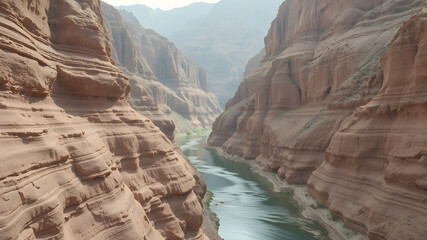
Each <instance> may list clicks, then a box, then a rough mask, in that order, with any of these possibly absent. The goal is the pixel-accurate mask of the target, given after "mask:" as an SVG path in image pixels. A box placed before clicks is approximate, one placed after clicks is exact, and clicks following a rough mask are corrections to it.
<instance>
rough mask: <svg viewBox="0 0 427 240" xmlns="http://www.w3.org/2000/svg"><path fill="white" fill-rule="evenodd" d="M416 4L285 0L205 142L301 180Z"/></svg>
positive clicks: (372, 80)
mask: <svg viewBox="0 0 427 240" xmlns="http://www.w3.org/2000/svg"><path fill="white" fill-rule="evenodd" d="M420 5H421V1H415V0H411V1H403V0H402V1H378V2H375V1H368V0H366V1H344V2H340V3H337V2H336V1H327V0H322V1H315V4H313V3H312V2H311V1H292V0H291V1H286V2H284V3H283V5H282V6H281V8H280V10H279V14H278V16H277V18H276V19H275V20H274V21H273V23H272V26H271V28H270V31H269V34H268V35H267V37H266V38H265V51H266V57H265V58H264V59H263V60H262V62H261V64H260V65H259V66H258V68H257V69H256V70H255V71H254V72H252V73H251V74H249V75H248V76H247V77H246V78H245V79H244V80H243V82H242V83H241V84H240V86H239V89H238V90H237V92H236V94H235V96H234V97H233V98H232V99H231V100H230V101H229V102H228V103H227V105H226V111H225V112H224V113H223V114H222V115H221V116H220V117H219V118H218V119H217V120H216V122H215V123H214V125H213V126H214V127H213V132H212V134H211V136H210V139H209V143H210V144H211V145H214V146H222V147H223V148H224V149H226V150H227V152H228V153H233V154H239V155H242V156H243V157H245V158H248V159H256V161H257V162H258V163H259V164H261V165H263V166H264V167H266V168H267V169H269V170H272V171H277V172H278V174H279V175H280V176H281V177H283V178H285V179H286V180H288V181H290V182H306V181H307V180H308V178H309V176H310V174H311V172H312V171H313V170H315V169H316V168H317V167H318V166H319V165H320V164H321V163H322V161H323V153H324V152H325V150H326V148H327V146H328V144H329V141H330V140H331V138H332V136H333V134H334V133H335V132H336V131H337V130H338V128H339V126H340V123H341V122H342V120H343V119H344V118H345V117H346V116H348V115H350V114H351V113H352V112H353V111H354V109H355V108H357V107H359V106H362V105H364V104H366V103H367V102H368V101H369V100H370V99H371V98H372V97H374V96H375V95H376V94H377V92H378V91H379V89H380V87H381V84H382V81H383V74H382V67H381V64H380V61H379V59H380V56H381V55H382V54H383V52H384V51H385V49H387V46H388V44H389V42H390V41H391V40H392V38H393V36H394V35H395V34H396V32H397V30H398V28H399V27H400V25H401V23H402V22H403V21H404V20H405V19H407V18H408V17H409V16H410V15H411V14H413V13H414V12H415V11H416V10H415V9H416V8H417V7H419V6H420Z"/></svg>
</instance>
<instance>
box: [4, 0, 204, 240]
mask: <svg viewBox="0 0 427 240" xmlns="http://www.w3.org/2000/svg"><path fill="white" fill-rule="evenodd" d="M107 36H108V33H107V31H106V29H105V27H104V25H103V17H102V13H101V6H100V3H99V1H98V0H84V1H75V0H54V1H53V0H52V1H49V0H46V1H30V0H28V1H13V0H2V1H1V2H0V56H1V57H0V69H1V71H0V115H1V118H0V126H1V127H0V151H1V152H2V154H1V156H0V180H1V182H0V236H1V238H2V239H205V238H206V237H205V235H204V233H203V232H202V231H201V230H200V226H201V224H202V207H201V204H200V201H201V198H202V197H203V194H204V191H205V186H204V183H203V181H202V180H201V179H200V178H199V175H198V173H196V172H195V170H194V169H193V168H192V167H191V166H190V164H189V163H188V162H187V161H186V160H185V159H184V158H183V157H182V155H181V154H180V153H179V152H178V151H176V149H175V146H174V145H173V144H172V143H171V142H170V140H169V139H168V138H167V137H166V136H165V135H164V134H163V133H162V132H161V131H160V130H159V128H158V127H156V126H155V125H154V124H153V123H152V122H151V121H150V120H148V119H147V118H145V117H143V116H141V115H140V114H138V113H137V112H136V111H135V110H133V109H132V108H131V107H130V106H129V103H128V102H127V97H128V95H129V91H130V87H129V83H128V80H127V78H126V76H125V75H124V74H123V73H122V72H121V71H120V70H119V69H118V68H116V67H115V66H114V65H113V64H112V63H113V60H112V59H111V56H110V49H111V48H110V42H109V40H108V37H107Z"/></svg>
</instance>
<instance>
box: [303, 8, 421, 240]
mask: <svg viewBox="0 0 427 240" xmlns="http://www.w3.org/2000/svg"><path fill="white" fill-rule="evenodd" d="M381 64H382V68H383V72H384V81H383V84H382V87H381V89H380V91H379V93H378V94H377V95H376V96H375V97H374V98H373V99H372V100H371V101H370V102H369V103H368V104H366V105H364V106H361V107H359V108H357V109H356V110H355V111H354V113H353V114H352V115H351V116H349V117H347V118H346V119H345V120H344V121H343V123H342V124H341V126H340V128H339V129H338V131H337V132H336V133H335V134H334V136H333V137H332V140H331V143H330V144H329V146H328V148H327V150H326V154H325V161H324V162H323V163H322V165H321V166H320V167H319V168H318V169H317V170H316V171H315V172H313V175H312V176H311V177H310V179H309V182H308V190H309V192H310V193H311V194H312V195H314V196H315V197H316V198H317V199H318V200H319V201H320V202H322V203H324V204H326V205H327V206H329V209H330V211H331V213H333V214H334V215H336V216H340V217H342V218H343V219H344V221H345V223H346V224H347V225H348V226H351V227H352V228H355V229H357V230H359V231H362V232H367V233H368V237H369V238H370V239H396V240H397V239H424V238H425V237H426V236H427V228H426V226H427V122H426V117H427V96H426V90H427V8H426V7H425V8H424V9H423V10H422V11H420V12H419V13H418V14H417V15H416V16H414V17H412V18H411V19H410V20H408V21H406V22H405V23H404V24H403V26H402V27H401V28H400V30H399V32H398V33H397V35H396V36H395V37H394V39H393V41H392V42H391V44H390V47H389V48H388V50H387V51H386V52H385V54H383V56H382V57H381Z"/></svg>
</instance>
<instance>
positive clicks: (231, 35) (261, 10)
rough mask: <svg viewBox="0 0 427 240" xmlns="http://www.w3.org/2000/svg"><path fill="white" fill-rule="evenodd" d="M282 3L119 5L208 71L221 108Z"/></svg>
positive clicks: (226, 0) (278, 0) (244, 0)
mask: <svg viewBox="0 0 427 240" xmlns="http://www.w3.org/2000/svg"><path fill="white" fill-rule="evenodd" d="M281 2H282V0H263V1H259V0H222V1H219V2H218V3H216V4H207V3H193V4H191V5H189V6H186V7H182V8H177V9H172V10H168V11H162V10H153V9H150V8H147V7H146V6H143V5H132V6H121V7H118V8H119V9H125V10H127V11H130V12H132V13H133V14H134V15H135V16H136V17H137V18H138V20H139V21H140V23H141V24H142V26H144V27H145V28H150V29H154V30H155V31H156V32H158V33H160V34H161V35H163V36H166V37H167V38H168V39H170V40H171V41H172V42H173V43H175V45H177V46H178V48H179V49H180V50H181V51H182V52H183V53H184V54H185V55H186V56H187V57H188V58H189V59H191V60H192V61H193V62H195V63H196V64H197V65H199V66H201V67H203V68H204V69H206V74H207V76H208V78H209V81H210V83H211V88H212V92H213V93H214V94H215V95H216V96H217V97H218V99H219V102H220V104H221V107H223V106H225V103H226V101H227V100H228V99H230V98H231V97H232V96H233V94H234V92H235V90H236V88H237V87H238V85H239V82H240V80H241V78H242V75H243V71H244V67H245V64H246V62H247V61H248V60H249V59H250V58H251V57H252V56H253V55H254V54H256V53H257V52H259V51H260V49H262V48H263V45H264V43H263V38H264V36H265V34H266V33H267V31H268V27H269V26H270V24H271V21H272V20H273V19H274V17H275V16H276V14H277V9H278V7H279V5H280V3H281Z"/></svg>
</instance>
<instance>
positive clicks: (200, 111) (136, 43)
mask: <svg viewBox="0 0 427 240" xmlns="http://www.w3.org/2000/svg"><path fill="white" fill-rule="evenodd" d="M102 11H103V15H104V20H105V21H104V23H105V26H106V28H107V30H108V31H109V33H110V35H111V43H112V49H111V55H112V58H113V60H114V61H115V62H116V65H117V66H119V67H120V69H121V70H122V71H123V72H124V73H125V74H126V75H127V77H128V78H129V82H130V84H131V92H130V99H129V102H130V104H131V106H132V107H133V108H134V109H135V110H137V111H138V112H139V113H141V114H143V115H145V116H146V117H148V118H150V119H151V120H152V121H153V122H154V124H156V125H157V126H159V127H160V129H162V131H163V132H164V133H165V134H166V135H167V136H168V137H170V138H171V139H173V130H174V125H175V126H176V130H177V132H178V133H189V132H191V131H193V130H196V129H198V128H202V127H203V128H208V127H210V126H211V125H212V123H213V121H214V120H215V118H216V116H217V115H218V114H219V113H220V112H221V108H220V106H219V103H218V100H217V98H216V97H215V95H214V94H212V93H210V91H209V83H208V79H207V77H206V73H205V70H204V69H203V68H200V67H198V66H197V65H196V64H194V63H193V62H191V61H190V60H189V59H188V58H187V57H185V56H184V55H183V54H182V53H181V52H180V51H179V50H178V49H177V48H176V47H175V45H174V44H173V43H172V42H170V41H169V40H168V39H167V38H165V37H163V36H161V35H159V34H158V33H156V32H155V31H153V30H151V29H145V28H144V27H142V26H141V25H140V24H139V22H138V20H136V19H135V17H134V16H133V14H132V13H130V12H127V11H126V10H120V11H118V10H117V9H115V8H114V7H113V6H111V5H108V4H106V3H104V2H102ZM159 110H160V111H159ZM162 112H163V113H165V114H166V115H165V114H163V113H162ZM171 119H173V122H172V121H170V120H171Z"/></svg>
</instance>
